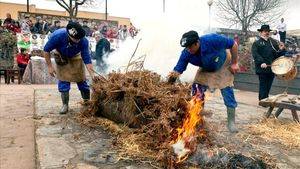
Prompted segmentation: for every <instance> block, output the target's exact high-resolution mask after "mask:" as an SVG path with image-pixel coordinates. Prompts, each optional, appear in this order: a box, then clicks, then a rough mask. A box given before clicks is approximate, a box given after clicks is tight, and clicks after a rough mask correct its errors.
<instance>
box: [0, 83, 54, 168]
mask: <svg viewBox="0 0 300 169" xmlns="http://www.w3.org/2000/svg"><path fill="white" fill-rule="evenodd" d="M55 87H56V86H55V85H51V86H49V85H14V84H10V85H6V84H0V168H1V169H33V168H35V159H36V158H35V139H34V121H33V118H32V117H33V110H34V106H33V102H34V89H36V88H55Z"/></svg>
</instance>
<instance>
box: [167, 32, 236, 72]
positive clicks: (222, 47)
mask: <svg viewBox="0 0 300 169" xmlns="http://www.w3.org/2000/svg"><path fill="white" fill-rule="evenodd" d="M199 41H200V52H198V53H196V54H191V53H189V52H188V51H187V49H184V50H183V51H182V52H181V55H180V58H179V60H178V62H177V64H176V66H175V67H174V69H173V70H174V71H176V72H179V73H183V72H184V71H185V70H186V68H187V65H188V63H191V64H193V65H195V66H199V67H202V68H203V69H204V70H206V71H210V72H213V71H216V70H218V69H220V68H221V67H222V66H223V64H224V62H225V61H226V49H230V48H232V46H233V45H234V40H233V39H231V38H227V37H224V36H221V35H218V34H207V35H204V36H201V37H199Z"/></svg>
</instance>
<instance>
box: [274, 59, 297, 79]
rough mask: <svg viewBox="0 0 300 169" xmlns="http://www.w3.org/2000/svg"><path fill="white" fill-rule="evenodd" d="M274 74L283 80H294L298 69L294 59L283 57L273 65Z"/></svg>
mask: <svg viewBox="0 0 300 169" xmlns="http://www.w3.org/2000/svg"><path fill="white" fill-rule="evenodd" d="M271 69H272V72H273V73H274V74H275V75H276V76H277V78H278V79H281V80H293V79H294V78H295V77H296V76H297V68H296V66H295V62H294V60H293V58H288V57H284V56H281V57H280V58H277V59H276V60H274V62H273V63H272V65H271Z"/></svg>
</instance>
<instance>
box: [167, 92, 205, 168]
mask: <svg viewBox="0 0 300 169" xmlns="http://www.w3.org/2000/svg"><path fill="white" fill-rule="evenodd" d="M199 96H200V92H199V91H198V92H197V94H196V95H194V96H193V98H192V99H191V100H190V101H189V103H188V112H187V114H186V117H185V120H184V122H183V125H182V127H181V128H178V129H177V132H178V134H177V138H176V139H175V141H172V142H171V144H172V147H173V149H174V152H175V154H177V161H176V163H180V162H182V161H184V160H185V159H186V158H187V157H188V154H189V153H190V152H191V151H192V149H193V147H191V146H192V145H191V142H192V141H194V140H195V139H196V137H197V136H198V135H200V134H203V133H196V126H197V125H198V124H203V122H204V121H203V118H202V116H201V114H200V113H201V111H202V108H203V107H202V105H203V101H202V100H201V99H200V97H199Z"/></svg>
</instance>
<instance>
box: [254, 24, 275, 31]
mask: <svg viewBox="0 0 300 169" xmlns="http://www.w3.org/2000/svg"><path fill="white" fill-rule="evenodd" d="M257 31H259V32H262V31H269V32H270V31H272V29H270V26H269V25H261V27H260V29H257Z"/></svg>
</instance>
